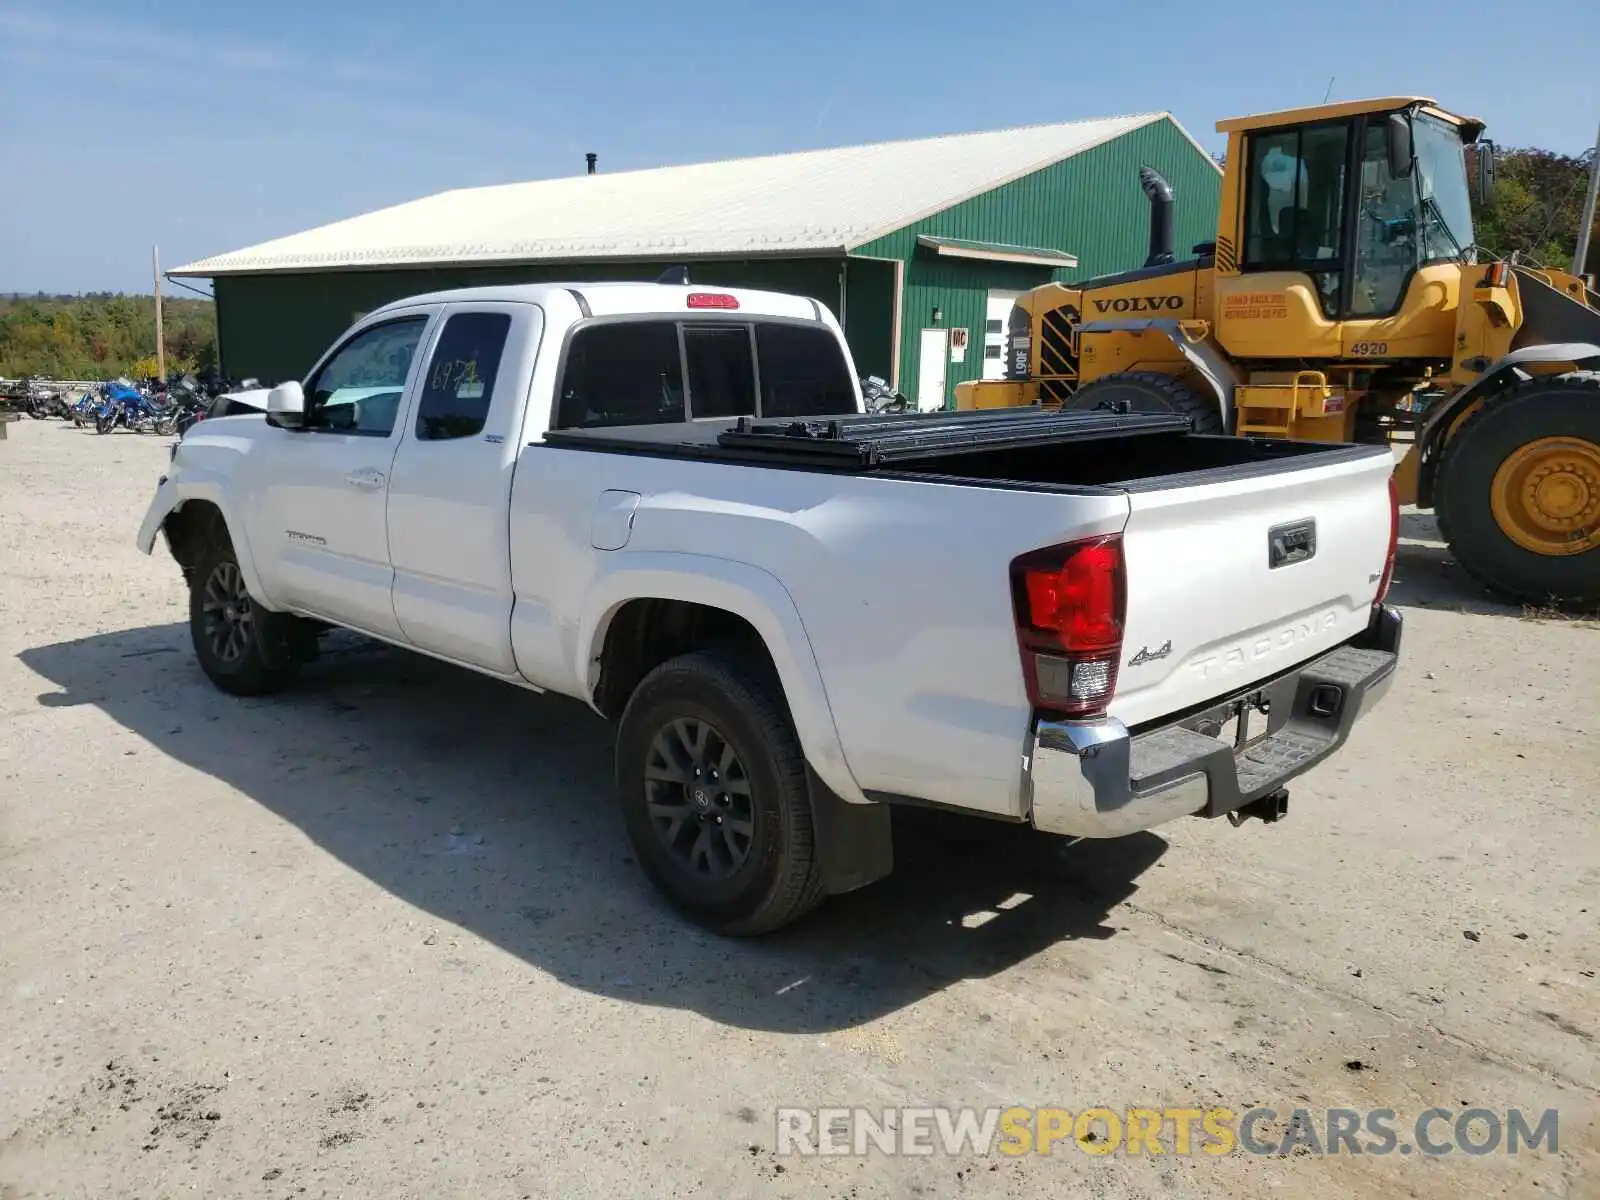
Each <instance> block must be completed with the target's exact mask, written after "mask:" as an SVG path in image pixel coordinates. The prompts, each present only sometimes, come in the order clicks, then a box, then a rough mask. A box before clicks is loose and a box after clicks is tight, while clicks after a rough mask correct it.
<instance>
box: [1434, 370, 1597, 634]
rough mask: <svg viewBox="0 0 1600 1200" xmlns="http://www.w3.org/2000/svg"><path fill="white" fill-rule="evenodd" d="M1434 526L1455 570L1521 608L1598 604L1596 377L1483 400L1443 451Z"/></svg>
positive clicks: (1533, 384)
mask: <svg viewBox="0 0 1600 1200" xmlns="http://www.w3.org/2000/svg"><path fill="white" fill-rule="evenodd" d="M1435 506H1436V509H1437V512H1438V517H1439V527H1440V530H1441V532H1443V534H1444V537H1445V540H1446V541H1447V542H1449V544H1450V550H1451V552H1452V553H1453V554H1454V555H1455V557H1456V561H1457V562H1459V563H1460V564H1461V566H1462V568H1463V569H1464V570H1466V571H1467V572H1468V573H1469V574H1470V575H1472V576H1473V577H1474V578H1475V579H1477V580H1478V581H1479V582H1481V583H1483V584H1485V585H1486V586H1487V587H1489V588H1490V589H1491V590H1492V591H1495V592H1497V593H1499V594H1500V595H1502V596H1505V597H1507V598H1509V599H1511V600H1515V601H1519V602H1521V603H1525V604H1547V603H1559V604H1577V605H1592V604H1600V375H1595V374H1593V373H1584V374H1575V375H1566V376H1562V377H1560V378H1557V379H1535V380H1530V381H1529V382H1527V383H1523V384H1520V385H1518V386H1517V387H1515V388H1512V389H1511V390H1510V391H1509V392H1506V393H1504V394H1503V395H1501V396H1499V397H1497V398H1495V399H1491V400H1489V401H1488V402H1487V403H1485V404H1484V406H1483V407H1482V408H1480V409H1479V410H1478V411H1477V412H1475V413H1474V414H1473V415H1472V416H1470V417H1468V418H1467V420H1466V421H1465V422H1463V424H1462V425H1461V427H1460V428H1459V429H1457V430H1456V432H1455V434H1454V435H1453V436H1452V437H1451V438H1450V441H1449V443H1448V445H1446V447H1445V452H1444V458H1443V460H1442V462H1441V463H1440V465H1439V479H1438V484H1437V486H1436V488H1435Z"/></svg>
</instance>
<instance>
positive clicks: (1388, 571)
mask: <svg viewBox="0 0 1600 1200" xmlns="http://www.w3.org/2000/svg"><path fill="white" fill-rule="evenodd" d="M1399 547H1400V493H1399V491H1398V490H1397V489H1396V488H1395V485H1394V476H1393V475H1390V476H1389V554H1388V556H1387V557H1386V558H1385V559H1384V560H1383V578H1382V579H1380V580H1378V594H1377V595H1376V596H1374V597H1373V598H1372V602H1373V603H1374V604H1382V603H1383V598H1384V597H1385V596H1387V595H1388V594H1389V585H1390V584H1391V583H1393V582H1394V556H1395V551H1396V550H1398V549H1399Z"/></svg>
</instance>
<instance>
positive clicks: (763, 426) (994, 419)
mask: <svg viewBox="0 0 1600 1200" xmlns="http://www.w3.org/2000/svg"><path fill="white" fill-rule="evenodd" d="M1189 430H1190V424H1189V418H1188V417H1186V416H1181V415H1178V414H1176V413H1116V412H1099V411H1091V412H1063V411H1060V410H1056V409H993V410H987V411H983V412H950V413H922V414H917V415H904V416H882V415H877V414H870V413H868V414H859V415H848V416H840V417H824V418H810V419H797V420H789V421H785V420H761V419H758V418H754V417H740V418H739V419H738V420H737V421H736V422H735V423H734V424H733V425H732V426H731V427H730V426H726V425H722V424H720V423H711V422H688V423H683V424H674V425H650V426H626V427H616V428H609V429H567V430H552V431H551V432H549V433H547V434H546V435H545V441H546V442H547V443H548V444H551V445H557V446H565V447H569V448H572V449H583V450H611V451H620V452H624V453H628V452H632V453H644V454H667V455H678V456H684V457H695V458H715V459H720V460H723V461H737V462H751V463H763V464H775V465H776V464H782V465H787V466H803V467H811V468H814V469H817V470H835V471H847V472H859V471H870V470H872V469H874V468H876V467H889V466H899V465H903V464H906V463H915V462H918V461H923V460H927V459H932V458H939V457H943V456H947V455H950V454H953V453H955V454H960V453H967V452H970V451H975V450H1001V449H1006V450H1011V449H1022V448H1026V447H1030V446H1045V445H1056V444H1061V443H1066V442H1090V441H1104V440H1109V439H1121V438H1129V437H1150V436H1156V435H1164V436H1173V435H1182V434H1186V433H1188V432H1189Z"/></svg>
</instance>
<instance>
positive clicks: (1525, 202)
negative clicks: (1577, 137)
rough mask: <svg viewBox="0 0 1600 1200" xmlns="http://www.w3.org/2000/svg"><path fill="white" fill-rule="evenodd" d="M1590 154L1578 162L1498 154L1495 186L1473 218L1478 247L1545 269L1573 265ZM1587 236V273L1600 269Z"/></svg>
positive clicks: (1535, 153)
mask: <svg viewBox="0 0 1600 1200" xmlns="http://www.w3.org/2000/svg"><path fill="white" fill-rule="evenodd" d="M1593 155H1594V151H1593V150H1590V151H1589V152H1588V153H1587V154H1583V155H1580V156H1579V157H1577V158H1574V157H1572V156H1571V155H1567V154H1557V153H1555V152H1554V151H1551V150H1540V149H1537V148H1535V147H1528V148H1525V149H1518V148H1512V149H1507V150H1502V151H1501V152H1500V154H1499V156H1498V157H1499V161H1498V163H1497V164H1496V171H1495V176H1496V178H1495V187H1494V192H1493V194H1492V195H1491V196H1490V197H1489V199H1488V200H1487V201H1486V202H1484V203H1480V204H1479V205H1478V207H1477V209H1476V211H1475V212H1474V213H1473V224H1474V225H1475V227H1476V235H1477V239H1478V244H1479V245H1481V246H1483V247H1484V248H1486V249H1488V250H1490V251H1493V252H1494V253H1495V254H1497V255H1500V256H1502V257H1510V256H1511V255H1512V254H1513V253H1515V254H1517V255H1518V256H1519V257H1520V258H1522V259H1524V260H1532V261H1533V262H1535V263H1538V264H1540V265H1543V266H1548V267H1560V268H1562V269H1563V270H1565V269H1566V268H1568V267H1570V266H1571V265H1572V254H1573V251H1574V250H1575V249H1576V248H1577V244H1578V222H1579V220H1580V219H1581V218H1582V215H1583V213H1582V209H1583V199H1584V194H1585V191H1586V189H1587V187H1588V183H1589V164H1590V163H1591V162H1592V161H1593ZM1595 242H1596V239H1595V238H1594V237H1593V236H1592V235H1591V237H1590V241H1589V246H1590V248H1589V262H1588V264H1587V267H1586V269H1587V270H1588V271H1589V272H1594V271H1596V270H1597V269H1600V246H1597V245H1596V244H1595Z"/></svg>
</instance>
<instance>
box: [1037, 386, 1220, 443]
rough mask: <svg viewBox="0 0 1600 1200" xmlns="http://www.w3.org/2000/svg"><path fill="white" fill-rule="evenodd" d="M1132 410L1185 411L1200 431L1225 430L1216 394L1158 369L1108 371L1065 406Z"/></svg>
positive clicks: (1067, 401)
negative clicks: (1199, 388) (1200, 390)
mask: <svg viewBox="0 0 1600 1200" xmlns="http://www.w3.org/2000/svg"><path fill="white" fill-rule="evenodd" d="M1123 404H1126V405H1127V407H1128V411H1129V412H1136V413H1142V412H1152V413H1181V414H1183V415H1184V416H1186V417H1188V418H1189V419H1190V421H1191V422H1192V423H1193V425H1194V431H1195V432H1196V433H1222V432H1223V428H1222V412H1221V410H1220V409H1219V408H1218V406H1217V399H1216V397H1215V396H1210V395H1206V394H1204V393H1202V392H1199V391H1197V390H1196V389H1194V388H1192V387H1190V386H1189V385H1188V384H1187V383H1185V382H1183V381H1182V380H1181V379H1175V378H1173V377H1172V376H1171V375H1162V374H1159V373H1157V372H1155V371H1123V372H1121V373H1119V374H1116V375H1106V376H1104V377H1103V378H1100V379H1096V380H1095V381H1094V382H1093V383H1089V384H1086V385H1084V386H1083V387H1081V388H1079V389H1078V390H1077V391H1076V392H1074V393H1073V394H1072V395H1071V396H1069V397H1068V398H1067V400H1066V402H1065V403H1064V404H1062V406H1061V407H1062V408H1066V409H1073V410H1084V409H1096V408H1100V407H1101V406H1106V407H1121V406H1122V405H1123Z"/></svg>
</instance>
